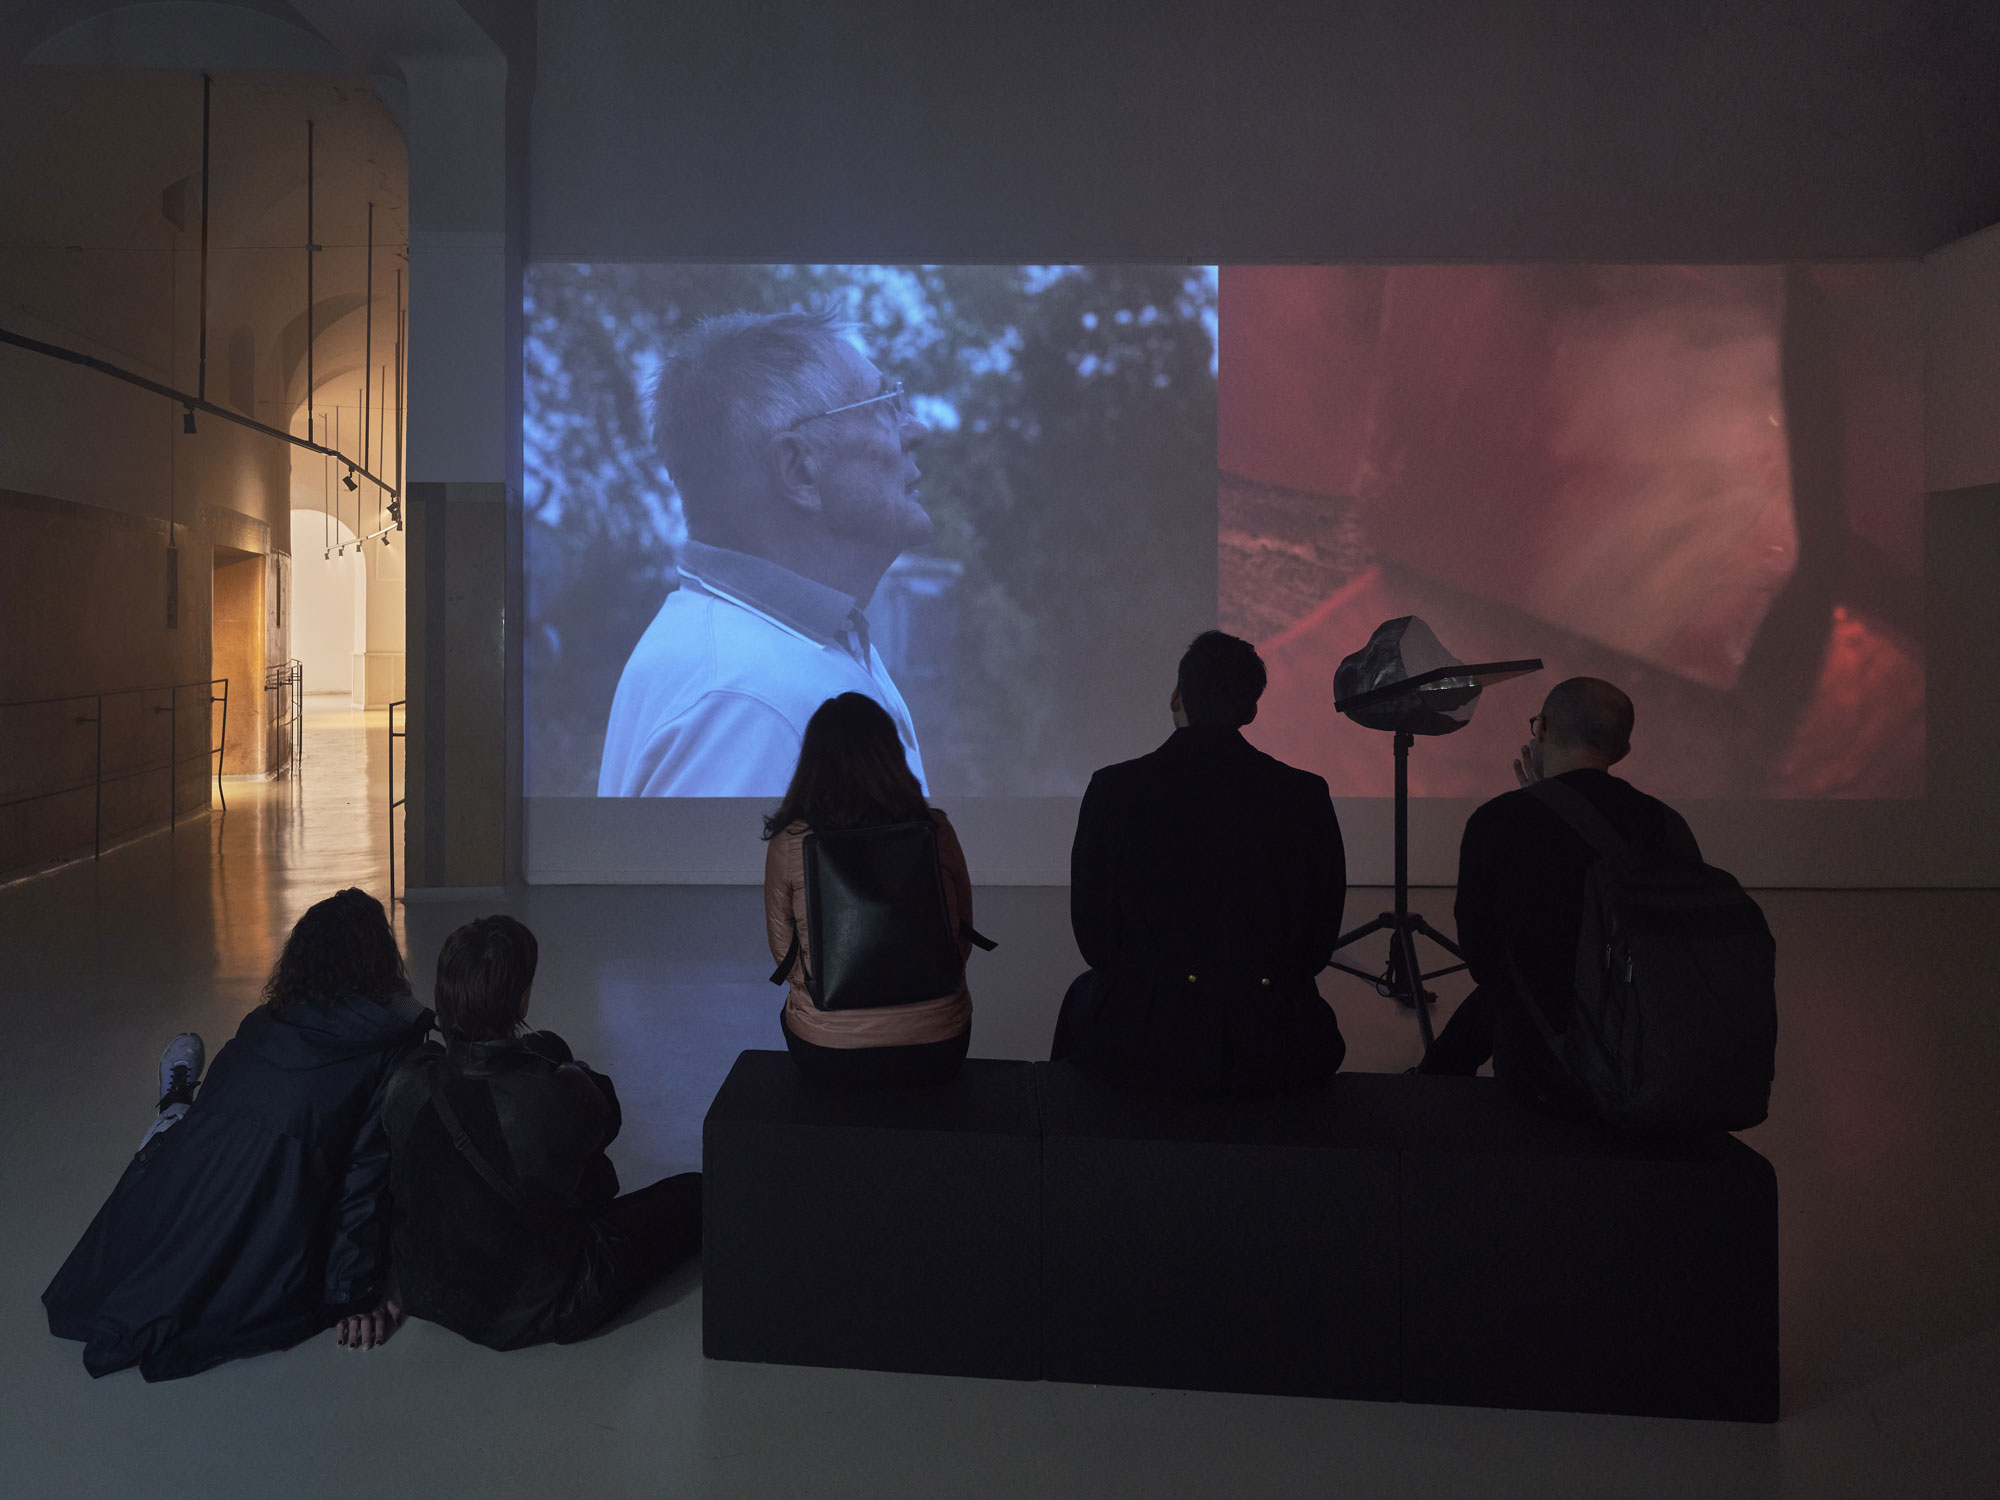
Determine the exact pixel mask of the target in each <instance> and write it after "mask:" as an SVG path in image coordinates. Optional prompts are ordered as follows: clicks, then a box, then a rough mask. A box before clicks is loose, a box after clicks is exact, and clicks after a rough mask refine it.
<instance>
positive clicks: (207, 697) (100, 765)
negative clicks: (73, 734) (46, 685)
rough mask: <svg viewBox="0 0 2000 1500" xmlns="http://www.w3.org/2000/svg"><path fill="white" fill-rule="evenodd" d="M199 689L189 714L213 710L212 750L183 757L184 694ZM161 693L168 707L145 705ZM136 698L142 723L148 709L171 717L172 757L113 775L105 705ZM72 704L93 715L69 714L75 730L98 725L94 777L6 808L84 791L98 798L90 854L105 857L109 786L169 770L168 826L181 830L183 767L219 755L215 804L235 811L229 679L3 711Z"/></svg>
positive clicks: (71, 697) (70, 696) (25, 703)
mask: <svg viewBox="0 0 2000 1500" xmlns="http://www.w3.org/2000/svg"><path fill="white" fill-rule="evenodd" d="M218 687H219V688H221V689H222V691H221V692H220V693H217V692H216V689H217V688H218ZM197 691H198V692H199V693H200V697H199V698H196V699H195V700H194V703H191V704H190V705H189V709H188V711H190V712H193V711H195V707H194V705H195V704H199V705H201V706H202V707H204V708H207V709H208V710H209V712H210V717H209V725H210V729H211V731H212V732H211V736H210V742H209V746H208V748H207V749H206V750H204V751H201V752H199V753H198V754H194V755H182V754H181V753H180V715H181V712H182V706H181V705H182V695H183V694H192V693H195V692H197ZM155 693H164V694H166V696H167V701H166V702H165V703H164V704H160V703H154V704H148V703H146V702H145V701H144V700H145V698H146V696H147V695H149V694H155ZM132 697H136V698H139V699H140V700H141V701H140V704H139V712H140V715H141V717H140V719H139V720H138V723H139V724H140V725H141V726H143V725H144V724H145V723H146V722H147V720H146V719H145V718H144V717H143V716H144V714H145V712H146V710H147V709H150V710H151V711H152V712H153V713H154V714H165V715H166V716H167V758H166V759H165V760H163V761H151V760H145V759H144V758H143V756H142V764H139V765H136V766H125V767H114V768H113V769H112V770H111V771H110V772H109V773H108V774H107V773H106V771H105V769H104V705H105V703H106V702H107V701H114V702H115V701H116V700H118V699H121V698H132ZM218 703H219V704H221V705H222V723H221V726H220V727H219V728H217V727H216V725H215V718H214V705H216V704H218ZM69 704H77V705H83V704H88V705H90V711H89V712H88V713H83V712H73V713H70V714H68V715H67V717H69V718H70V719H71V727H75V726H77V725H83V724H89V725H92V726H94V739H95V744H94V746H93V749H92V769H91V774H90V776H89V778H88V779H80V780H75V781H70V782H66V783H65V784H63V785H61V786H54V787H48V788H46V789H44V790H42V791H36V792H29V793H27V794H25V795H23V796H19V797H12V798H9V799H8V800H7V801H5V802H0V809H4V808H9V807H20V806H24V805H25V804H27V803H30V802H40V801H43V800H45V799H47V798H50V797H67V796H73V795H75V794H76V793H79V792H84V791H88V792H90V793H91V800H92V808H91V835H90V856H91V858H92V859H97V858H100V857H102V855H103V853H104V788H105V787H106V786H107V785H112V784H115V783H118V782H121V781H131V780H133V779H135V778H136V777H140V776H156V775H158V774H159V773H160V772H162V771H164V772H166V773H167V826H168V827H169V828H174V827H178V826H179V823H180V801H181V799H180V775H179V772H180V768H181V767H182V766H184V765H186V764H187V763H188V762H189V761H195V760H207V759H209V758H210V757H213V758H214V760H215V800H216V801H217V802H218V803H219V804H220V805H221V807H222V810H223V811H224V812H227V811H229V803H228V800H227V799H226V798H225V797H224V796H223V793H222V747H223V745H224V744H226V743H227V742H228V738H229V679H228V678H227V677H214V678H210V679H208V680H206V681H199V682H176V683H171V684H166V685H163V686H158V687H135V688H112V689H110V690H109V691H107V692H102V693H67V694H63V695H61V696H59V697H53V698H21V699H17V700H15V701H13V702H10V703H0V713H8V712H14V711H18V710H22V709H32V708H42V709H57V710H59V709H61V708H62V707H63V706H64V705H69ZM139 737H140V738H142V739H143V738H144V731H143V728H142V729H141V730H140V734H139Z"/></svg>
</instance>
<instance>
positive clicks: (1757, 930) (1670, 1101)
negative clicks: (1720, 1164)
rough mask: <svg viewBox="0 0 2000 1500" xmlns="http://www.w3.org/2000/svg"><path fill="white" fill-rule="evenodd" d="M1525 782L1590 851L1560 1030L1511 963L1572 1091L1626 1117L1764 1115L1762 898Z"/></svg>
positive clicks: (1769, 1023) (1768, 948)
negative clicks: (1572, 986)
mask: <svg viewBox="0 0 2000 1500" xmlns="http://www.w3.org/2000/svg"><path fill="white" fill-rule="evenodd" d="M1530 790H1531V791H1532V792H1533V794H1534V795H1535V797H1536V798H1537V799H1538V800H1539V801H1541V803H1542V804H1543V805H1544V806H1545V807H1547V808H1548V809H1549V810H1550V811H1551V812H1553V813H1555V814H1556V816H1558V817H1560V818H1561V819H1562V820H1563V821H1564V822H1565V823H1567V824H1568V825H1569V826H1570V827H1571V828H1573V829H1575V830H1576V832H1577V833H1578V834H1579V835H1581V836H1582V838H1583V839H1584V840H1585V841H1586V842H1587V843H1589V844H1590V846H1591V847H1592V848H1594V849H1595V850H1596V851H1597V856H1598V857H1597V860H1596V862H1595V863H1593V864H1592V865H1591V867H1590V870H1589V873H1588V875H1587V876H1586V877H1585V880H1584V888H1583V924H1582V930H1581V932H1580V934H1579V935H1578V938H1577V945H1576V1002H1575V1004H1574V1005H1573V1006H1572V1008H1571V1010H1570V1015H1569V1024H1568V1026H1567V1027H1566V1028H1565V1029H1564V1030H1563V1031H1562V1032H1561V1033H1560V1034H1558V1033H1557V1032H1556V1031H1555V1029H1554V1028H1553V1027H1551V1026H1550V1025H1549V1021H1548V1017H1547V1016H1546V1015H1544V1014H1543V1012H1542V1008H1541V1006H1540V1005H1538V1004H1537V1003H1536V1002H1535V998H1534V996H1533V995H1531V994H1530V993H1529V992H1528V987H1527V984H1526V982H1525V980H1524V979H1523V978H1522V975H1521V972H1520V970H1519V968H1518V967H1515V968H1514V985H1515V988H1516V989H1517V990H1519V991H1520V994H1521V997H1522V1000H1523V1001H1524V1002H1525V1003H1526V1005H1527V1008H1528V1014H1529V1015H1530V1016H1531V1017H1532V1018H1533V1019H1534V1022H1535V1025H1536V1027H1537V1029H1539V1030H1540V1032H1541V1034H1542V1038H1543V1040H1544V1041H1546V1042H1547V1043H1548V1045H1549V1049H1550V1050H1551V1051H1552V1052H1554V1053H1555V1055H1556V1057H1557V1058H1558V1059H1559V1060H1560V1061H1561V1063H1562V1064H1563V1067H1564V1068H1565V1070H1566V1071H1567V1072H1568V1074H1569V1077H1570V1080H1571V1082H1572V1083H1573V1084H1574V1085H1575V1088H1576V1091H1577V1093H1578V1094H1579V1096H1580V1097H1581V1099H1582V1101H1583V1102H1584V1103H1585V1104H1587V1105H1588V1106H1589V1107H1590V1108H1591V1109H1592V1110H1593V1111H1594V1112H1595V1113H1596V1114H1597V1115H1598V1116H1599V1117H1600V1118H1602V1119H1604V1120H1605V1121H1607V1122H1608V1123H1610V1124H1613V1125H1621V1126H1627V1127H1631V1128H1634V1129H1647V1130H1710V1129H1720V1130H1747V1129H1749V1128H1750V1127H1751V1126H1753V1125H1757V1124H1760V1123H1762V1121H1763V1119H1764V1117H1765V1116H1766V1115H1767V1114H1768V1113H1769V1112H1770V1104H1771V1076H1772V1071H1773V1058H1774V1055H1775V1053H1776V1050H1777V1041H1778V1003H1777V985H1776V977H1777V946H1776V944H1775V943H1774V942H1773V941H1772V939H1771V929H1770V927H1769V926H1768V925H1767V924H1766V923H1765V921H1764V913H1763V910H1762V909H1761V908H1760V907H1759V906H1758V905H1757V903H1756V902H1755V901H1753V900H1751V899H1750V897H1749V895H1748V894H1747V893H1745V891H1744V889H1743V887H1742V886H1740V885H1738V884H1737V882H1736V880H1735V877H1733V876H1731V875H1729V874H1727V873H1726V872H1724V871H1722V870H1718V869H1715V868H1714V867H1713V866H1710V865H1703V864H1694V863H1690V862H1688V861H1685V860H1677V859H1672V858H1665V857H1662V856H1660V855H1657V854H1650V853H1647V852H1645V851H1642V850H1638V849H1635V848H1633V847H1632V845H1631V844H1629V843H1628V842H1627V841H1626V840H1625V839H1624V838H1623V837H1622V836H1621V835H1620V834H1619V833H1618V831H1617V830H1616V829H1615V828H1613V827H1612V826H1611V824H1610V822H1609V821H1608V820H1607V819H1606V818H1605V817H1604V815H1603V814H1602V813H1600V812H1599V811H1598V810H1597V809H1596V808H1595V807H1593V806H1592V805H1591V803H1590V801H1589V799H1588V798H1586V797H1584V796H1583V794H1582V793H1580V792H1578V791H1577V790H1576V788H1574V787H1571V786H1565V785H1563V784H1562V783H1561V782H1559V781H1539V782H1536V783H1535V784H1534V786H1533V787H1531V788H1530ZM1509 963H1510V966H1511V964H1512V960H1511V957H1510V959H1509Z"/></svg>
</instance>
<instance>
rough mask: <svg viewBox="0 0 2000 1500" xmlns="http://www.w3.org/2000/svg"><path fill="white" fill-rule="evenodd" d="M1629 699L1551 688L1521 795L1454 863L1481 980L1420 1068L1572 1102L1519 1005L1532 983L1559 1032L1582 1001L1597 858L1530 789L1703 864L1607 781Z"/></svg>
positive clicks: (1682, 838)
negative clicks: (1547, 787)
mask: <svg viewBox="0 0 2000 1500" xmlns="http://www.w3.org/2000/svg"><path fill="white" fill-rule="evenodd" d="M1632 727H1633V713H1632V700H1631V699H1630V698H1628V697H1627V696H1626V695H1625V693H1624V692H1623V691H1622V690H1621V689H1619V688H1618V687H1616V686H1614V685H1613V684H1611V683H1609V682H1606V681H1604V680H1603V679H1602V678H1597V677H1571V678H1569V679H1568V680H1566V681H1563V682H1559V683H1557V684H1556V685H1555V687H1553V688H1552V689H1550V690H1549V695H1548V697H1547V699H1546V700H1544V702H1543V704H1542V711H1541V712H1540V713H1538V714H1536V715H1534V716H1533V717H1532V718H1530V719H1529V720H1528V735H1529V738H1528V742H1527V744H1525V745H1523V746H1522V747H1521V754H1520V758H1519V759H1517V760H1516V761H1515V762H1514V779H1515V780H1516V781H1517V782H1519V783H1520V786H1519V789H1517V790H1515V791H1511V792H1507V793H1505V794H1503V795H1501V796H1498V797H1495V798H1494V799H1493V800H1492V801H1490V802H1488V803H1486V804H1485V805H1484V806H1482V807H1480V808H1479V809H1478V810H1477V811H1476V812H1474V813H1473V815H1472V816H1471V818H1470V819H1468V820H1467V822H1466V825H1465V836H1464V838H1463V840H1462V841H1461V842H1460V845H1459V854H1458V901H1457V912H1456V915H1457V918H1458V942H1459V946H1460V947H1461V948H1462V949H1464V951H1465V961H1466V964H1467V966H1468V967H1469V968H1470V969H1471V971H1472V978H1473V980H1474V981H1475V983H1476V984H1477V985H1478V988H1477V989H1475V990H1473V992H1472V993H1471V994H1470V995H1467V996H1466V997H1465V999H1464V1000H1463V1001H1461V1002H1460V1003H1459V1007H1458V1009H1457V1010H1456V1011H1454V1012H1453V1013H1452V1017H1451V1021H1450V1023H1449V1024H1447V1025H1446V1026H1445V1028H1444V1030H1443V1031H1441V1032H1439V1033H1438V1036H1437V1040H1436V1041H1434V1042H1433V1043H1432V1044H1431V1047H1430V1050H1429V1051H1428V1052H1427V1053H1426V1054H1425V1056H1424V1060H1423V1062H1422V1063H1421V1064H1420V1065H1419V1066H1418V1068H1417V1071H1418V1072H1420V1073H1443V1074H1456V1075H1460V1076H1464V1077H1470V1076H1471V1075H1472V1074H1474V1073H1477V1072H1478V1071H1479V1069H1480V1067H1481V1066H1482V1065H1483V1064H1484V1063H1486V1062H1487V1061H1488V1060H1489V1059H1491V1061H1492V1063H1493V1072H1494V1075H1495V1076H1496V1077H1498V1078H1500V1079H1501V1080H1502V1081H1504V1082H1506V1083H1508V1084H1509V1085H1510V1086H1511V1087H1513V1088H1514V1089H1515V1091H1516V1092H1517V1093H1519V1094H1521V1095H1523V1096H1525V1097H1526V1098H1528V1099H1530V1100H1531V1101H1534V1102H1537V1103H1542V1104H1554V1105H1558V1106H1562V1105H1567V1104H1569V1103H1571V1102H1573V1101H1572V1090H1571V1086H1570V1084H1569V1080H1568V1074H1567V1072H1566V1071H1565V1069H1564V1068H1563V1065H1562V1063H1561V1061H1560V1060H1559V1059H1558V1058H1557V1057H1556V1056H1555V1054H1554V1053H1552V1052H1551V1051H1550V1050H1549V1048H1548V1044H1547V1043H1546V1042H1545V1041H1544V1040H1543V1039H1542V1035H1541V1032H1540V1030H1539V1028H1537V1027H1536V1026H1535V1024H1534V1022H1533V1020H1532V1018H1531V1017H1530V1016H1529V1014H1528V1009H1527V1007H1526V1006H1525V1005H1524V1004H1523V1003H1522V1001H1521V999H1520V992H1519V988H1518V986H1520V985H1526V986H1527V988H1528V990H1529V992H1530V993H1531V994H1533V995H1534V997H1535V999H1536V1002H1537V1003H1538V1004H1539V1005H1540V1006H1541V1008H1542V1011H1543V1014H1544V1016H1545V1017H1546V1019H1547V1020H1548V1021H1549V1023H1550V1026H1551V1027H1552V1028H1553V1029H1554V1030H1555V1031H1557V1032H1560V1031H1561V1030H1562V1029H1563V1027H1564V1026H1565V1025H1566V1024H1567V1023H1568V1020H1569V1011H1570V1006H1571V1005H1572V1004H1573V1003H1574V1002H1575V999H1576V945H1577V939H1578V937H1579V934H1580V930H1581V927H1582V921H1583V890H1584V879H1585V876H1586V875H1587V874H1588V872H1589V870H1590V867H1591V865H1592V864H1593V863H1594V862H1595V861H1596V858H1597V852H1596V851H1595V850H1594V849H1593V848H1592V847H1591V846H1590V845H1589V844H1588V843H1587V842H1585V840H1584V837H1583V835H1582V834H1580V833H1578V832H1576V831H1575V830H1574V829H1573V828H1571V827H1570V825H1569V824H1568V823H1566V822H1565V821H1564V820H1563V818H1562V817H1561V815H1560V814H1558V813H1557V812H1556V811H1555V810H1554V809H1552V808H1550V807H1549V806H1547V805H1546V804H1545V803H1544V802H1543V801H1542V800H1541V799H1540V798H1539V797H1537V796H1535V795H1534V793H1533V792H1531V791H1530V790H1529V789H1530V788H1531V787H1532V786H1533V785H1534V784H1535V783H1536V782H1539V781H1545V780H1547V781H1557V782H1560V783H1561V784H1562V785H1563V786H1565V787H1567V788H1569V789H1570V790H1571V791H1574V792H1575V793H1576V794H1577V795H1578V796H1580V797H1582V798H1583V799H1584V801H1586V802H1588V803H1589V804H1590V806H1591V807H1592V808H1593V809H1595V810H1596V811H1597V813H1598V814H1599V815H1600V816H1602V817H1603V818H1604V819H1605V821H1607V822H1608V823H1609V824H1610V825H1611V827H1612V828H1613V829H1614V830H1615V831H1616V832H1617V833H1618V834H1619V835H1620V836H1621V837H1623V838H1624V839H1625V840H1626V841H1627V842H1629V843H1630V844H1632V845H1633V846H1634V847H1635V848H1639V849H1643V850H1646V851H1648V852H1650V853H1653V854H1657V855H1659V856H1660V857H1662V858H1667V859H1672V860H1676V861H1679V862H1682V863H1687V864H1695V865H1699V864H1700V863H1701V846H1700V845H1699V844H1697V843H1696V842H1695V837H1694V833H1693V831H1692V830H1691V829H1690V828H1689V827H1688V825H1687V820H1686V819H1684V818H1683V817H1681V815H1680V814H1679V813H1677V812H1675V811H1674V810H1673V809H1672V808H1671V807H1669V806H1667V804H1666V803H1664V802H1662V801H1660V800H1659V799H1658V798H1657V797H1650V796H1648V795H1647V794H1646V793H1644V792H1642V791H1640V790H1639V789H1638V788H1637V787H1635V786H1633V785H1631V784H1630V783H1629V782H1626V781H1623V780H1621V779H1620V778H1618V777H1616V776H1613V775H1612V774H1611V768H1612V767H1613V766H1615V765H1617V764H1618V763H1619V762H1620V761H1622V760H1623V759H1625V757H1626V756H1627V755H1629V754H1630V753H1631V750H1632Z"/></svg>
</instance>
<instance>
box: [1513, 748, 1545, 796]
mask: <svg viewBox="0 0 2000 1500" xmlns="http://www.w3.org/2000/svg"><path fill="white" fill-rule="evenodd" d="M1514 779H1515V780H1516V781H1518V782H1520V783H1521V785H1522V786H1533V785H1534V784H1535V783H1536V782H1538V781H1540V780H1541V779H1542V742H1541V741H1540V740H1529V741H1528V743H1527V744H1525V745H1523V746H1522V747H1521V754H1520V758H1519V759H1517V760H1516V761H1515V762H1514Z"/></svg>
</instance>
